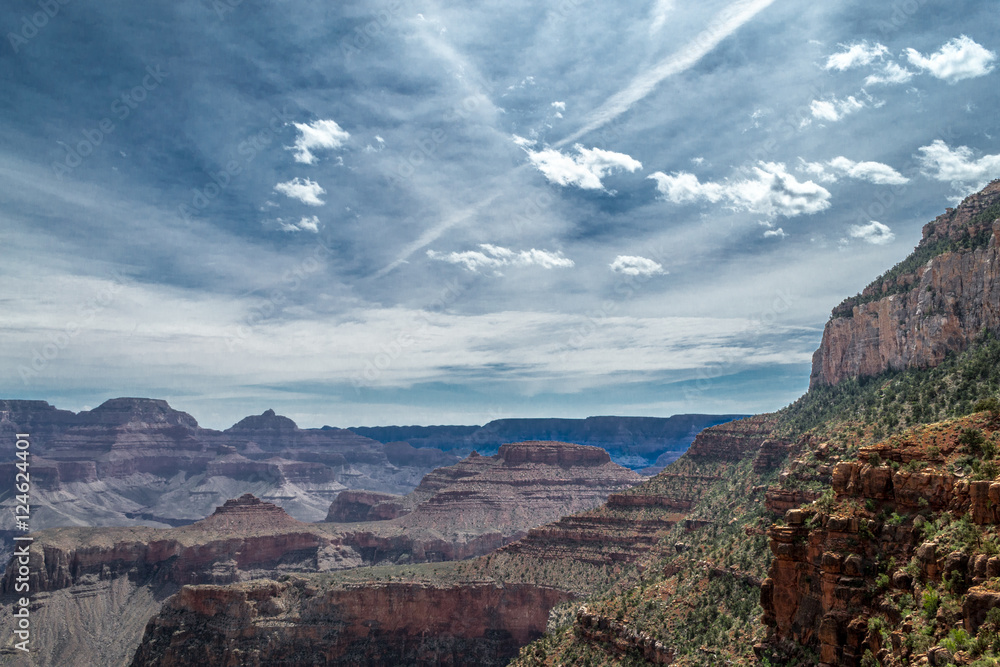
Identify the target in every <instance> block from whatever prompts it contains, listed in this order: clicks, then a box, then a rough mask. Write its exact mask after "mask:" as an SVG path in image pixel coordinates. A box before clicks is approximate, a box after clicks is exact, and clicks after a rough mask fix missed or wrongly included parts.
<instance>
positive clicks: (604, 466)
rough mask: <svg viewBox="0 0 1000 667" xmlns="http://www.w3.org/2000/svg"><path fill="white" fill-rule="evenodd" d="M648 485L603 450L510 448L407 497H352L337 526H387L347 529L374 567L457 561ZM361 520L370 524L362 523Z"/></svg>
mask: <svg viewBox="0 0 1000 667" xmlns="http://www.w3.org/2000/svg"><path fill="white" fill-rule="evenodd" d="M640 481H642V477H641V476H640V475H638V474H637V473H635V472H633V471H631V470H628V469H627V468H623V467H621V466H619V465H617V464H615V463H612V462H611V458H610V457H609V456H608V453H607V452H606V451H604V450H603V449H600V448H597V447H588V446H584V445H573V444H568V443H564V442H521V443H511V444H506V445H504V446H503V447H501V448H500V452H499V453H498V454H497V455H496V456H479V455H478V454H476V453H475V452H473V454H472V455H470V456H469V457H468V458H466V459H464V460H462V461H460V462H459V463H457V464H455V465H453V466H448V467H446V468H438V469H437V470H435V471H434V472H432V473H430V474H428V475H427V476H426V477H424V479H423V480H422V481H421V483H420V484H419V485H418V486H417V488H416V489H415V490H414V491H413V492H412V493H411V494H409V495H408V496H405V497H402V498H400V497H391V496H379V495H374V494H359V493H350V492H348V493H347V495H346V496H345V495H344V494H342V496H341V498H343V499H341V498H338V499H337V500H336V501H334V503H333V504H332V505H331V507H330V513H329V517H330V518H335V517H344V518H347V519H354V520H355V521H357V520H366V521H373V520H377V518H378V516H379V515H380V514H389V515H392V514H395V515H396V516H395V518H393V517H392V516H390V517H389V520H387V521H378V522H377V523H367V524H365V525H364V526H357V527H347V526H345V527H344V528H343V530H344V531H345V536H344V541H345V544H349V545H351V546H352V547H354V548H355V549H356V550H358V552H359V553H361V554H362V555H363V556H364V558H365V560H366V561H371V562H386V561H388V562H402V561H401V560H400V559H403V560H405V561H407V562H414V561H424V560H431V561H434V560H455V559H463V558H469V557H472V556H478V555H482V554H485V553H488V552H489V551H492V550H494V549H497V548H499V547H501V546H503V545H504V544H507V543H510V542H513V541H514V540H517V539H519V538H521V537H523V536H524V535H526V534H527V532H528V531H529V530H530V529H532V528H534V527H535V526H540V525H542V524H546V523H548V522H551V521H555V520H557V519H559V518H560V517H562V516H565V515H568V514H573V513H574V512H580V511H585V510H589V509H592V508H594V507H597V506H598V505H600V504H601V503H602V502H603V501H604V500H605V499H607V498H608V496H609V495H612V494H614V493H615V492H619V491H622V490H624V489H627V488H629V487H631V486H634V485H635V484H637V483H639V482H640ZM361 517H365V518H364V519H361Z"/></svg>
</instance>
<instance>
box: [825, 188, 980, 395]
mask: <svg viewBox="0 0 1000 667" xmlns="http://www.w3.org/2000/svg"><path fill="white" fill-rule="evenodd" d="M998 241H1000V180H998V181H993V182H992V183H990V184H989V185H988V186H987V187H986V188H985V189H984V190H983V191H982V192H979V193H977V194H974V195H971V196H969V197H967V198H966V199H965V200H964V201H963V202H962V203H961V204H959V206H958V207H957V208H955V209H949V210H948V212H947V213H945V214H943V215H941V216H939V217H938V218H937V219H936V220H934V221H933V222H930V223H928V224H927V225H926V226H925V227H924V231H923V238H922V240H921V242H920V244H919V245H918V246H917V248H916V250H915V251H914V254H913V255H912V256H911V258H910V259H908V260H907V261H906V262H903V263H901V264H900V265H899V268H898V269H897V270H896V271H893V272H889V273H888V274H886V276H883V277H882V278H880V279H878V280H876V281H875V282H874V283H872V284H871V285H869V286H868V287H867V288H865V290H864V291H863V292H862V293H861V294H859V295H858V296H857V297H853V298H851V299H847V300H846V301H845V302H844V303H842V304H841V305H839V306H838V307H837V308H835V309H834V311H833V312H834V317H832V318H831V319H830V321H829V322H828V323H827V325H826V328H825V330H824V332H823V342H822V344H821V345H820V347H819V349H818V350H816V353H815V355H814V356H813V370H812V375H811V377H810V386H811V387H815V386H818V385H836V384H838V383H840V382H841V381H843V380H844V379H845V378H857V377H866V376H872V375H878V374H879V373H881V372H883V371H885V370H888V369H892V370H902V369H905V368H914V367H915V368H922V367H928V366H936V365H938V364H939V363H941V361H942V360H943V359H944V357H945V355H947V354H948V353H949V352H951V353H954V352H960V351H962V350H964V349H966V348H967V347H968V345H969V344H970V343H971V341H973V340H974V339H975V337H976V336H977V335H978V334H979V333H980V332H981V331H982V330H983V329H986V330H988V331H992V332H994V333H1000V249H998ZM917 260H919V261H917Z"/></svg>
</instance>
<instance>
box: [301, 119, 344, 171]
mask: <svg viewBox="0 0 1000 667" xmlns="http://www.w3.org/2000/svg"><path fill="white" fill-rule="evenodd" d="M292 124H293V125H294V126H295V129H296V130H298V131H299V137H298V138H297V139H296V140H295V145H294V146H287V149H288V150H291V151H295V161H296V162H302V163H303V164H315V163H316V161H317V157H316V155H315V154H314V153H313V151H316V150H336V149H338V148H341V147H343V145H344V143H345V142H346V141H347V140H348V139H350V138H351V135H350V133H349V132H347V131H346V130H344V129H343V128H342V127H340V125H338V124H337V123H336V121H333V120H317V121H313V122H312V123H292Z"/></svg>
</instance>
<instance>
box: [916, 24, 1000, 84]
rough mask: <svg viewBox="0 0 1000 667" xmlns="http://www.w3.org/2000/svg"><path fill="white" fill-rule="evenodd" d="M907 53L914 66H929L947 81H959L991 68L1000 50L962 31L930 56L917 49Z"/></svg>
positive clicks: (933, 73) (931, 71)
mask: <svg viewBox="0 0 1000 667" xmlns="http://www.w3.org/2000/svg"><path fill="white" fill-rule="evenodd" d="M906 57H907V59H908V60H909V61H910V64H911V65H913V66H914V67H919V68H920V69H923V70H927V71H928V72H929V73H930V74H931V75H932V76H935V77H937V78H939V79H943V80H944V81H947V82H948V83H956V82H958V81H962V80H964V79H973V78H975V77H978V76H984V75H986V74H989V73H990V72H992V71H993V64H992V63H993V61H994V60H996V58H997V54H996V53H995V52H993V51H989V50H988V49H986V48H985V47H983V46H980V45H979V44H977V43H976V42H975V41H973V40H972V39H970V38H969V37H966V36H965V35H962V36H961V37H957V38H955V39H952V40H950V41H949V42H947V43H946V44H945V45H944V46H942V47H941V48H940V50H938V51H936V52H934V53H932V54H931V55H929V56H926V57H925V56H924V55H923V54H921V53H920V52H919V51H917V50H916V49H907V50H906Z"/></svg>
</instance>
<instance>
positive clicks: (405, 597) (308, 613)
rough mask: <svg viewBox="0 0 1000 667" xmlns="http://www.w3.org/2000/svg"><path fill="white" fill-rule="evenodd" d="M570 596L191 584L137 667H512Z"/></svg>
mask: <svg viewBox="0 0 1000 667" xmlns="http://www.w3.org/2000/svg"><path fill="white" fill-rule="evenodd" d="M566 599H569V596H568V595H567V594H566V593H563V592H561V591H558V590H555V589H552V588H545V587H538V586H527V585H517V584H511V585H507V586H497V585H494V584H490V583H479V584H476V583H465V584H462V585H456V586H438V585H431V584H426V583H371V584H367V585H360V586H326V585H323V584H322V583H321V582H317V581H315V580H312V579H309V578H300V577H292V578H290V579H287V580H285V581H282V582H275V581H256V582H252V583H246V584H240V585H237V586H226V587H220V586H186V587H184V588H182V589H181V590H180V591H179V592H178V593H177V594H175V595H174V596H173V597H171V598H170V599H168V600H167V601H166V603H165V604H164V607H163V610H162V611H161V612H160V614H158V615H157V616H156V617H155V618H153V619H152V620H151V621H150V622H149V624H148V625H147V627H146V632H145V636H144V637H143V640H142V644H141V645H140V646H139V648H138V650H137V651H136V653H135V657H134V659H133V660H132V663H131V664H132V665H133V666H134V667H140V666H142V667H156V666H162V667H167V666H168V665H191V664H200V665H206V667H207V666H211V665H220V666H222V665H234V664H239V665H283V666H284V667H313V666H314V665H348V664H351V665H365V664H367V665H376V664H377V665H427V666H431V665H497V666H499V665H505V664H507V661H508V660H509V659H510V658H511V657H512V656H513V655H515V654H516V652H517V649H518V648H519V647H520V646H522V645H524V644H526V643H528V642H529V641H531V640H532V639H535V638H536V637H538V636H540V635H541V634H542V632H543V631H544V629H545V624H546V621H547V620H548V614H549V610H550V609H551V608H552V607H554V606H555V605H556V604H558V603H559V602H562V601H564V600H566Z"/></svg>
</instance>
